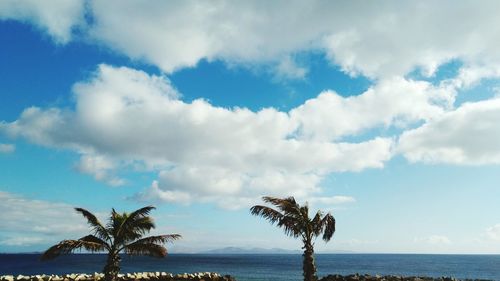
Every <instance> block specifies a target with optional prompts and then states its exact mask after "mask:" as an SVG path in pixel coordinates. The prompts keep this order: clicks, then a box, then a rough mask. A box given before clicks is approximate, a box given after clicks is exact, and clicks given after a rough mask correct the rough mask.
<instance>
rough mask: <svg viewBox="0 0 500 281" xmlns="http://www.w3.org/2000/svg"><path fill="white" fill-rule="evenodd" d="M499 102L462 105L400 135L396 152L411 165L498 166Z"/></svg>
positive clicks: (499, 139) (499, 148)
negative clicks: (417, 163)
mask: <svg viewBox="0 0 500 281" xmlns="http://www.w3.org/2000/svg"><path fill="white" fill-rule="evenodd" d="M498 120H500V98H493V99H490V100H484V101H480V102H474V103H465V104H463V105H462V106H460V107H459V108H457V109H456V110H454V111H451V112H447V113H445V114H443V115H442V116H440V117H439V118H436V119H434V120H432V121H430V122H428V123H426V124H424V125H422V126H421V127H419V128H416V129H413V130H409V131H406V132H404V133H403V134H402V135H401V137H400V139H399V146H398V151H399V152H401V153H402V154H403V155H404V156H405V157H406V158H407V159H408V160H410V161H412V162H417V161H422V162H427V163H450V164H465V165H481V164H498V163H500V124H499V123H498Z"/></svg>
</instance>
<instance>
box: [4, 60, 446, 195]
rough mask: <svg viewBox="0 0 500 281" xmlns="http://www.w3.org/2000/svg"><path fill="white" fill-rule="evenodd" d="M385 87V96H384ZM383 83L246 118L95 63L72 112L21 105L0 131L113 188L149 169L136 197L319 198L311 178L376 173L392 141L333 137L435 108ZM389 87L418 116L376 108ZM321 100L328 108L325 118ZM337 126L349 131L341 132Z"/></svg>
mask: <svg viewBox="0 0 500 281" xmlns="http://www.w3.org/2000/svg"><path fill="white" fill-rule="evenodd" d="M391 81H392V83H393V84H394V85H395V86H394V92H393V91H390V90H388V89H390V88H391V86H390V85H391ZM384 83H385V84H384V85H382V86H380V87H374V88H371V89H370V90H368V91H367V92H366V93H363V94H362V95H360V96H359V97H356V98H343V97H341V96H339V95H337V94H335V93H332V92H326V93H323V94H321V95H320V96H319V97H318V98H317V99H318V100H322V99H325V98H326V101H325V102H323V101H322V102H317V101H316V99H312V100H310V101H308V102H307V103H306V104H305V105H303V106H301V107H298V108H296V109H293V110H291V111H290V112H280V111H277V110H276V109H273V108H266V109H263V110H260V111H258V112H252V111H250V110H248V109H245V108H233V109H227V108H221V107H215V106H213V105H211V104H209V103H208V102H206V101H204V100H195V101H193V102H191V103H185V102H183V101H181V100H180V99H179V96H180V94H179V93H177V91H176V90H175V89H174V88H173V87H172V86H171V85H170V82H169V80H168V79H167V78H166V77H159V76H150V75H147V74H145V73H144V72H141V71H136V70H132V69H129V68H125V67H121V68H115V67H111V66H106V65H101V66H100V67H99V69H98V71H97V72H96V73H95V75H94V76H93V77H92V79H90V80H88V81H86V82H82V83H77V84H76V85H75V86H74V93H75V100H76V105H75V109H74V110H73V109H60V108H48V109H41V108H37V107H31V108H28V109H26V110H25V111H24V112H23V113H22V114H21V116H20V117H19V118H18V120H16V121H14V122H11V123H6V122H3V123H0V131H3V132H4V133H6V134H7V135H8V136H10V137H13V138H15V137H23V138H25V139H27V140H29V141H31V142H33V143H37V144H40V145H44V146H49V147H56V148H65V149H70V150H73V151H76V152H78V153H80V154H81V155H82V159H81V161H80V163H79V164H78V165H77V167H78V168H79V170H80V171H82V172H84V173H88V174H91V175H93V176H94V177H95V178H96V179H97V180H103V181H106V182H108V183H112V184H115V183H121V182H119V179H118V178H116V177H114V176H113V174H114V171H115V169H118V168H120V167H123V165H127V164H129V163H143V164H145V165H144V166H145V167H146V169H149V170H152V171H158V173H159V178H158V183H155V184H153V185H152V187H151V188H150V189H149V190H146V191H144V192H143V193H142V194H140V195H138V196H137V198H142V199H150V198H153V197H157V198H159V199H162V200H164V201H178V202H179V201H180V202H184V203H188V202H192V201H204V202H216V203H220V202H222V201H223V199H224V198H227V197H230V198H232V199H234V202H239V203H237V204H235V205H240V204H241V205H245V204H248V202H252V201H254V200H255V198H258V197H259V196H260V195H262V194H272V195H276V196H278V195H295V196H297V197H301V198H305V199H307V198H310V197H315V196H316V197H317V196H320V193H321V191H322V189H321V187H320V185H321V180H322V179H323V178H324V177H325V176H326V175H328V174H329V173H332V172H341V171H361V170H363V169H367V168H382V167H383V165H384V162H385V161H387V160H389V159H390V158H391V157H392V148H393V140H392V138H380V137H376V138H373V139H371V140H367V141H363V142H358V143H349V142H338V141H335V138H338V137H340V136H348V135H349V134H352V133H353V132H361V131H363V130H368V129H370V128H372V127H374V126H379V125H381V124H385V125H386V126H390V124H398V123H401V122H403V123H406V122H409V121H416V120H420V119H427V118H431V116H433V115H434V114H436V113H437V112H440V111H442V109H441V108H440V106H439V105H438V104H439V102H435V100H440V99H441V94H440V92H439V89H435V88H434V87H431V86H430V85H428V84H426V83H417V82H413V81H406V80H401V79H395V80H388V81H386V82H384ZM400 85H403V86H402V87H400ZM398 90H401V91H406V93H407V94H408V95H409V97H410V98H411V99H415V100H416V101H415V102H414V103H413V106H414V107H416V108H418V109H419V110H420V111H418V112H417V111H412V112H410V113H408V114H407V113H404V112H403V111H399V110H396V109H394V110H392V109H390V108H389V104H386V103H385V102H383V101H382V102H380V100H385V101H387V103H388V102H389V100H390V98H387V97H386V96H389V97H394V96H396V94H395V92H397V91H398ZM401 94H403V95H404V94H405V93H401ZM328 99H331V100H332V101H329V100H328ZM327 102H329V104H330V105H331V107H332V108H333V109H338V110H333V111H328V109H326V108H324V107H323V105H324V104H326V103H327ZM426 102H427V104H426ZM371 103H375V104H376V106H370V104H371ZM104 104H105V105H106V106H102V105H104ZM345 104H347V105H348V107H349V110H347V111H346V110H343V106H344V105H345ZM402 104H404V103H403V102H402ZM381 107H383V108H384V109H385V110H381ZM408 107H409V106H408ZM306 109H307V110H306ZM309 111H310V112H312V113H309ZM384 111H385V112H384ZM314 114H317V115H318V116H319V117H312V116H311V115H314ZM391 114H392V115H394V116H391ZM310 118H316V119H315V120H316V121H315V122H310V120H311V119H310ZM338 120H343V121H338ZM360 120H364V121H360ZM397 120H400V121H397ZM319 121H322V122H319ZM342 122H345V123H342ZM330 123H334V124H339V125H338V126H331V124H330ZM347 123H349V124H351V126H350V127H349V128H348V127H347V126H342V124H347ZM321 124H324V126H321ZM337 127H340V129H337ZM335 130H337V131H335ZM116 181H118V182H116Z"/></svg>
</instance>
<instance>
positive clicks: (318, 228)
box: [311, 211, 323, 236]
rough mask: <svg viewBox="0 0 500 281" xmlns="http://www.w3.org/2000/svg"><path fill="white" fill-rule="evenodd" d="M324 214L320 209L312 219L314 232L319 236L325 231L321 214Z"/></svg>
mask: <svg viewBox="0 0 500 281" xmlns="http://www.w3.org/2000/svg"><path fill="white" fill-rule="evenodd" d="M322 215H323V214H322V213H321V211H318V212H317V213H316V215H315V216H314V218H313V219H312V220H311V225H312V228H313V232H314V235H315V236H319V235H320V234H321V232H322V231H323V225H322V223H321V216H322Z"/></svg>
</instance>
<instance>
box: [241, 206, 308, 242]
mask: <svg viewBox="0 0 500 281" xmlns="http://www.w3.org/2000/svg"><path fill="white" fill-rule="evenodd" d="M250 213H251V214H252V215H255V216H260V217H263V218H265V219H266V220H268V221H269V222H270V223H271V224H276V225H277V226H278V227H280V228H283V230H284V231H285V234H286V235H288V236H292V237H298V236H299V235H300V233H301V231H300V229H299V227H298V225H297V220H296V219H294V218H293V217H291V216H286V215H284V214H282V213H281V212H279V211H277V210H275V209H273V208H271V207H267V206H262V205H255V206H253V207H252V208H250Z"/></svg>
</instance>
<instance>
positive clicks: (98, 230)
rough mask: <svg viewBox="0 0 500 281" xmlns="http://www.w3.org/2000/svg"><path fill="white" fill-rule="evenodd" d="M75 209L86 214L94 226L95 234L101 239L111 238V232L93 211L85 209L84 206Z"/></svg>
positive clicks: (83, 214)
mask: <svg viewBox="0 0 500 281" xmlns="http://www.w3.org/2000/svg"><path fill="white" fill-rule="evenodd" d="M75 211H77V212H79V213H80V214H82V216H84V217H85V218H86V219H87V221H88V223H89V224H90V226H91V227H92V231H93V232H94V234H95V235H97V236H98V237H100V238H101V239H105V240H109V238H110V233H109V232H108V230H107V229H106V228H105V227H104V226H103V225H102V224H101V222H100V221H99V219H98V218H97V217H96V216H95V215H94V214H92V213H91V212H89V211H87V210H85V209H83V208H75Z"/></svg>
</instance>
